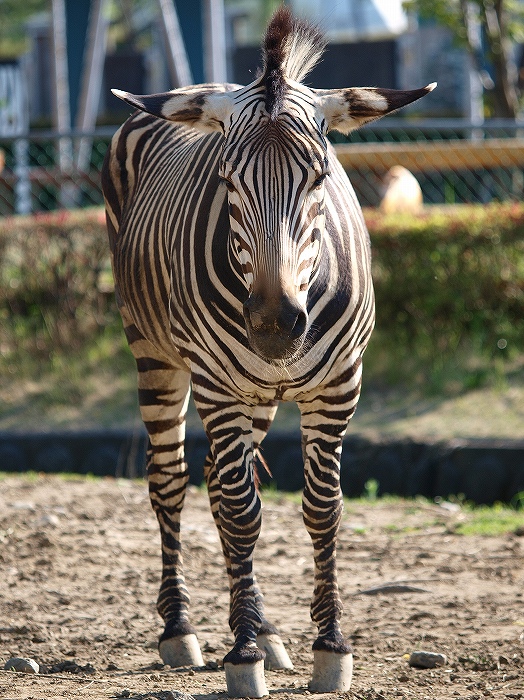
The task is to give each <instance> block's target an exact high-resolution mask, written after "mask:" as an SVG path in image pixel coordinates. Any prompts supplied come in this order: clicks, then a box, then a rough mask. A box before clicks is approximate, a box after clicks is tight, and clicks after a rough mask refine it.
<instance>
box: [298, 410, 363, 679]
mask: <svg viewBox="0 0 524 700" xmlns="http://www.w3.org/2000/svg"><path fill="white" fill-rule="evenodd" d="M315 403H316V402H315ZM300 408H301V411H302V444H303V453H304V477H305V486H304V492H303V497H302V510H303V517H304V523H305V525H306V529H307V531H308V532H309V535H310V537H311V540H312V543H313V556H314V561H315V585H314V592H313V599H312V602H311V618H312V620H313V622H315V624H316V625H317V627H318V637H317V638H316V640H315V642H314V644H313V652H314V667H313V677H312V680H311V682H310V684H309V688H310V691H311V692H314V693H328V692H334V691H348V690H349V688H350V686H351V678H352V671H353V656H352V650H351V645H350V644H349V643H348V641H347V640H346V639H345V637H344V636H343V634H342V631H341V629H340V618H341V615H342V603H341V600H340V593H339V590H338V584H337V572H336V539H337V532H338V528H339V525H340V520H341V515H342V493H341V490H340V455H341V450H342V437H343V435H344V433H345V430H346V427H347V421H346V420H344V421H340V422H339V421H338V420H336V419H333V422H330V419H329V418H328V417H327V415H326V412H325V411H324V410H323V411H322V412H319V413H316V412H315V411H312V410H311V409H312V406H311V405H308V406H307V407H304V406H301V407H300Z"/></svg>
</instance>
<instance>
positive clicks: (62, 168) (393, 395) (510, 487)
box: [0, 0, 524, 500]
mask: <svg viewBox="0 0 524 700" xmlns="http://www.w3.org/2000/svg"><path fill="white" fill-rule="evenodd" d="M287 4H288V5H290V6H291V8H292V10H293V11H294V12H295V13H296V14H297V15H300V16H303V17H305V18H307V19H309V20H312V21H314V22H316V23H318V25H319V26H320V27H321V28H322V29H323V30H324V32H325V34H326V36H327V38H328V42H329V43H328V48H327V51H326V53H325V56H324V58H323V60H322V62H321V63H320V64H319V65H318V66H317V67H316V68H315V70H314V71H313V72H312V74H311V75H310V76H309V77H308V79H307V81H306V82H307V83H308V84H309V85H311V86H313V87H322V88H336V87H350V86H359V85H360V86H381V87H388V88H398V89H411V88H416V87H421V86H423V85H427V84H428V83H430V82H434V81H437V82H438V88H437V89H436V90H434V91H433V92H432V93H431V94H430V95H428V96H427V97H425V98H424V100H421V101H420V102H417V103H416V104H414V105H412V106H410V107H408V108H406V109H405V110H403V111H402V112H400V113H398V114H396V115H393V116H391V117H388V118H386V119H384V120H382V121H380V122H378V123H374V124H371V125H368V126H367V127H365V128H363V129H361V130H360V131H358V132H355V133H353V134H352V135H351V136H350V137H349V138H348V137H342V136H341V135H339V134H336V133H334V134H333V135H332V140H333V142H334V144H335V147H336V149H337V152H338V156H339V158H340V160H341V162H342V163H343V165H344V167H345V169H346V170H347V173H348V175H349V177H350V179H351V181H352V183H353V185H354V187H355V190H356V192H357V195H358V197H359V199H360V202H361V204H362V206H363V207H364V211H365V217H366V220H367V223H368V227H369V230H370V234H371V237H372V244H373V249H374V263H373V265H374V279H375V286H376V292H377V330H376V332H375V335H374V338H373V340H372V342H371V345H370V348H369V350H368V351H367V353H366V357H365V375H364V390H363V395H362V400H361V404H360V407H359V410H358V411H357V415H356V418H355V419H354V425H353V426H352V435H354V436H355V438H354V439H357V442H358V440H361V441H362V440H363V441H364V442H362V445H363V446H364V448H365V449H364V448H363V449H364V452H362V451H361V452H362V454H364V453H365V454H366V455H367V456H363V457H362V458H359V459H361V461H360V462H359V461H358V460H357V462H358V464H357V462H355V463H352V464H353V467H351V468H353V469H354V470H355V469H356V470H357V472H358V474H359V476H358V479H357V482H358V483H359V484H364V483H365V481H366V478H367V477H369V475H370V474H371V476H372V477H373V478H376V480H377V482H378V483H380V484H382V486H381V487H380V488H381V489H382V491H385V490H386V491H387V489H388V488H389V489H397V490H400V491H401V492H402V489H404V492H407V491H410V492H412V493H417V492H424V493H426V495H432V496H434V495H436V493H437V492H439V493H440V492H442V493H444V492H445V491H446V489H452V490H454V491H455V492H458V491H460V490H461V489H462V492H466V493H468V489H469V490H470V491H471V489H474V488H475V487H476V485H477V484H478V474H479V473H484V472H485V479H484V481H485V482H486V483H488V482H489V483H491V484H495V485H494V486H493V490H492V491H493V493H492V495H491V496H489V497H488V500H489V498H492V497H493V498H492V500H493V499H495V498H502V499H504V500H511V498H513V497H514V495H515V494H516V493H520V492H521V491H524V460H523V459H522V450H521V451H520V452H519V451H518V449H517V448H516V447H515V444H517V443H518V444H519V445H520V446H522V441H523V439H524V435H523V432H524V431H523V425H524V369H523V368H524V351H523V344H524V321H523V319H524V243H523V241H524V207H523V206H522V204H521V202H522V195H523V188H524V139H523V135H524V121H523V120H522V119H523V114H522V107H523V94H522V90H523V88H524V51H523V47H524V2H522V1H521V0H497V1H496V2H495V1H494V0H470V1H465V2H459V1H458V0H457V1H456V2H453V1H452V0H406V1H405V2H402V0H292V1H290V2H288V3H287ZM278 5H279V3H278V2H274V1H273V0H25V1H24V2H20V0H0V470H2V469H15V470H20V471H23V470H24V469H29V468H36V469H39V470H43V471H46V470H53V469H57V468H59V470H60V469H62V470H67V469H69V470H73V471H74V470H75V469H77V467H75V468H74V469H73V468H72V465H73V463H74V464H78V465H80V466H79V467H78V469H79V470H81V471H82V470H83V471H91V472H94V473H106V472H109V473H114V472H115V470H116V471H118V470H120V471H119V473H127V474H134V473H137V470H139V467H137V466H136V465H137V464H140V463H141V462H140V460H141V458H142V452H143V433H142V432H141V431H142V428H141V423H140V420H139V418H138V411H137V403H136V398H135V394H136V392H135V382H136V378H135V371H134V363H133V361H132V358H131V356H130V354H129V351H128V350H127V347H126V345H125V341H124V339H123V334H122V331H121V326H120V320H119V318H118V314H117V311H116V308H115V304H114V300H113V285H112V277H111V271H110V265H109V258H108V251H107V243H106V237H105V231H104V216H103V210H102V208H101V204H102V195H101V188H100V168H101V165H102V161H103V157H104V154H105V150H106V148H107V145H108V143H109V140H110V138H111V136H112V134H113V133H114V132H115V130H116V129H117V128H118V126H119V125H120V124H121V123H122V122H123V121H124V120H125V119H126V118H127V116H128V115H129V113H130V109H129V108H128V107H127V106H126V105H125V104H123V103H122V102H120V101H119V100H117V99H116V98H114V97H113V96H112V94H111V92H110V89H111V88H114V87H116V88H119V89H123V90H128V91H130V92H133V93H138V94H140V93H151V92H161V91H165V90H169V89H172V88H174V87H177V86H181V85H186V84H192V83H199V82H207V81H216V82H223V81H228V82H234V83H241V84H246V83H248V82H251V81H252V80H253V79H254V77H255V75H256V70H257V68H258V67H259V66H260V49H259V46H260V41H261V38H262V36H263V33H264V30H265V27H266V24H267V21H268V19H269V17H270V16H271V14H272V13H273V11H274V10H275V9H276V8H277V7H278ZM277 426H278V427H275V430H276V431H278V430H281V431H284V433H285V435H286V436H289V435H292V436H294V437H293V440H295V439H296V443H297V444H295V442H289V441H288V437H285V445H286V447H285V449H283V448H279V449H278V450H277V452H278V453H279V455H280V456H281V457H282V460H283V462H282V463H283V464H285V463H288V462H289V459H291V458H292V459H294V458H295V457H296V456H297V455H298V457H297V459H299V456H300V446H299V444H298V436H297V435H298V434H297V427H298V419H297V413H296V411H295V409H294V408H293V407H292V406H291V407H287V406H286V407H283V410H282V411H281V410H279V418H277ZM189 428H190V432H191V431H192V430H194V431H198V430H200V428H199V421H198V418H197V417H196V416H195V414H194V411H193V412H192V413H191V415H190V421H189ZM100 430H105V431H106V433H107V431H108V430H109V431H113V437H114V442H112V443H111V442H106V443H104V445H101V443H100V437H97V438H92V439H91V438H86V435H87V433H86V431H100ZM57 431H58V432H60V434H65V433H67V434H68V435H69V436H70V435H71V434H72V431H77V432H78V431H80V432H81V433H82V436H83V437H82V439H85V440H87V442H85V440H84V442H83V443H82V445H83V447H78V445H79V444H80V443H78V445H77V447H76V448H75V449H73V448H72V447H71V446H70V443H67V440H66V442H64V440H65V438H64V439H62V438H60V439H59V438H58V437H57V438H56V439H55V442H54V443H52V444H51V443H50V444H51V446H49V444H48V443H47V442H46V443H45V445H47V447H45V445H44V443H41V442H40V443H39V442H38V440H39V439H40V437H38V436H39V435H40V434H41V433H46V434H47V435H55V436H56V435H58V432H57ZM115 431H117V432H116V433H115ZM118 431H121V432H118ZM195 434H197V433H195ZM198 434H199V435H200V433H198ZM97 435H98V433H97ZM129 436H131V437H129ZM133 436H135V437H133ZM68 439H69V438H68ZM196 439H197V438H195V440H196ZM198 439H200V438H198ZM35 440H36V442H35ZM122 440H124V441H127V442H125V444H126V445H127V447H125V450H124V448H123V447H122V444H123V443H122ZM388 440H389V441H392V440H394V441H397V443H398V441H399V440H400V441H406V440H407V441H410V444H414V443H416V444H419V445H425V446H428V445H429V446H430V448H431V450H432V452H431V455H432V456H431V457H428V453H427V451H426V452H423V451H422V452H420V454H419V453H416V454H415V453H412V452H410V451H409V450H408V451H407V452H406V451H405V450H404V451H402V450H400V451H399V450H397V453H398V454H397V456H396V457H391V455H392V454H393V453H392V452H391V450H390V451H389V452H387V454H386V452H384V455H386V456H385V457H384V459H382V458H380V459H379V458H377V455H378V454H379V453H378V452H377V449H378V450H379V452H380V449H381V448H380V445H381V444H382V443H383V442H384V441H388ZM456 440H460V441H462V443H460V444H462V445H465V444H466V443H467V445H466V447H467V446H469V447H468V449H470V448H471V450H473V452H474V450H475V449H477V451H478V450H479V449H480V447H479V444H480V443H479V442H478V441H479V440H480V441H482V440H484V441H486V440H487V441H491V442H490V444H493V441H499V443H500V441H501V440H503V441H506V442H505V444H506V448H507V449H506V451H505V452H504V451H503V450H501V449H499V450H498V452H497V453H496V456H493V455H494V454H495V453H494V452H493V453H489V454H487V453H484V452H482V450H480V451H481V452H482V455H483V456H482V455H481V456H479V454H480V453H479V454H477V453H475V454H476V456H475V454H473V452H471V454H470V457H468V458H467V459H466V458H464V459H465V460H466V461H465V462H464V465H466V466H464V465H463V466H462V467H459V466H456V464H455V463H454V462H453V459H455V458H454V457H453V458H451V457H450V455H454V454H459V453H460V449H462V448H460V445H459V443H453V445H454V446H451V447H449V445H452V441H456ZM31 441H32V442H31ZM97 441H98V443H97V444H98V446H97V447H96V449H95V448H93V444H94V442H97ZM464 441H465V442H464ZM472 441H473V442H472ZM475 441H476V442H475ZM508 441H510V442H511V444H509V442H508ZM515 441H517V443H515ZM48 442H49V441H48ZM66 443H67V444H66ZM397 443H396V444H397ZM473 443H474V444H473ZM198 444H199V445H200V443H198ZM355 444H356V443H355ZM358 444H360V443H358ZM441 444H446V445H448V448H446V449H447V451H444V452H445V459H447V460H448V461H447V462H445V459H444V458H443V457H442V455H440V456H438V455H439V454H440V453H438V450H436V451H435V445H441ZM483 444H484V443H483ZM42 445H44V447H42ZM68 445H69V446H68ZM195 445H197V443H196V442H195ZM362 445H361V446H362ZM369 445H375V447H376V446H377V445H379V447H376V449H375V448H373V449H370V448H369ZM457 445H458V447H457ZM508 445H509V446H508ZM357 447H358V445H357ZM499 447H500V445H499ZM459 448H460V449H459ZM195 449H197V448H195ZM203 449H205V446H204V447H202V446H200V447H198V450H200V451H202V450H203ZM268 449H269V448H268ZM355 449H357V448H356V447H355ZM428 449H429V448H428ZM464 449H465V448H464ZM519 449H520V448H519ZM46 450H47V451H46ZM75 450H76V451H75ZM93 450H94V451H93ZM97 450H98V451H97ZM123 450H124V451H123ZM126 450H127V451H126ZM286 450H287V451H286ZM289 450H291V453H289ZM366 450H367V452H366ZM457 450H458V452H457ZM508 450H509V451H508ZM511 450H513V451H511ZM357 451H358V450H357ZM437 453H438V454H437ZM359 454H360V453H359ZM442 454H444V453H442ZM460 454H462V457H464V454H465V453H464V452H462V453H460ZM137 455H138V456H137ZM417 455H418V456H417ZM421 455H423V456H421ZM472 455H473V456H472ZM501 455H502V457H501ZM519 455H520V456H519ZM200 457H201V455H200V454H199V459H200ZM481 458H482V459H484V462H482V459H481ZM202 459H203V458H202ZM381 459H382V462H381ZM450 459H451V462H450ZM479 459H480V460H481V462H482V464H484V463H485V464H484V467H482V466H481V467H479V466H478V465H479ZM282 460H281V461H282ZM366 460H367V461H366ZM384 460H385V461H384ZM439 460H440V461H439ZM443 460H444V461H443ZM468 460H469V461H468ZM486 460H487V462H486ZM490 460H491V461H490ZM501 460H502V461H501ZM504 460H505V461H504ZM459 461H460V460H459ZM463 461H464V460H463ZM373 464H374V465H375V466H373ZM381 464H382V466H380V465H381ZM395 464H396V465H397V466H396V467H395V466H394V465H395ZM453 464H455V466H453ZM461 464H462V463H461ZM377 465H378V466H377ZM399 465H400V466H399ZM435 465H437V466H435ZM442 465H444V466H442ZM445 465H447V466H445ZM450 465H451V466H450ZM467 465H475V469H476V470H477V471H476V474H477V477H472V481H471V484H470V485H469V486H468V485H467V484H466V485H464V483H463V480H462V481H461V479H462V476H461V477H460V478H459V476H457V474H462V473H464V474H466V473H467V470H468V469H469V467H468V466H467ZM106 467H107V468H106ZM348 469H350V467H348ZM446 469H447V470H448V472H449V473H450V474H453V475H454V478H455V482H454V485H453V486H449V485H448V486H443V485H440V486H439V484H442V483H444V482H445V480H444V482H442V479H443V477H442V474H444V473H447V472H446ZM479 469H481V472H479V471H478V470H479ZM482 469H484V472H482ZM359 470H360V471H359ZM373 470H374V471H373ZM395 470H396V472H397V473H399V474H401V475H404V476H403V478H404V479H405V481H406V479H407V481H406V483H405V484H404V486H398V484H397V486H393V485H390V486H388V487H386V486H385V484H386V483H389V482H388V481H387V480H388V478H389V476H390V475H391V473H392V471H395ZM413 470H415V471H417V470H418V471H417V474H418V477H417V478H418V479H419V481H418V482H416V484H418V485H414V483H415V482H413V479H415V477H414V476H413V473H412V472H413ZM439 470H440V471H439ZM461 470H462V471H461ZM357 472H355V474H356V473H357ZM468 473H469V472H468ZM464 478H466V477H465V476H464ZM468 478H469V477H468ZM410 479H411V481H410V484H411V485H410V486H409V488H408V486H407V485H406V484H407V482H408V481H409V480H410ZM439 479H440V481H439ZM446 483H447V482H446ZM468 483H469V482H468ZM421 484H422V485H421ZM359 488H360V486H359ZM493 494H495V495H493ZM444 495H446V494H444ZM475 498H476V499H477V500H478V499H479V498H482V496H479V495H478V494H477V493H476V492H475Z"/></svg>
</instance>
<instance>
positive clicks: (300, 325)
mask: <svg viewBox="0 0 524 700" xmlns="http://www.w3.org/2000/svg"><path fill="white" fill-rule="evenodd" d="M306 325H307V314H306V313H305V311H300V312H299V314H298V315H297V319H296V321H295V325H294V326H293V328H292V329H291V333H290V335H291V337H292V338H293V340H296V339H297V338H300V336H301V335H304V333H305V331H306Z"/></svg>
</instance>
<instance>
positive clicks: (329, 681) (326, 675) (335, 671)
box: [309, 649, 353, 693]
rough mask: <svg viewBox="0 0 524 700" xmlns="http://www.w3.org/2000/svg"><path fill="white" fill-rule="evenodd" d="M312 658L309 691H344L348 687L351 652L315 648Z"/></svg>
mask: <svg viewBox="0 0 524 700" xmlns="http://www.w3.org/2000/svg"><path fill="white" fill-rule="evenodd" d="M313 659H314V660H313V678H312V679H311V681H310V683H309V690H310V692H311V693H333V692H334V691H337V690H338V691H342V692H346V691H348V690H349V689H350V687H351V678H352V676H353V654H337V653H336V652H334V651H325V650H324V649H315V651H314V652H313Z"/></svg>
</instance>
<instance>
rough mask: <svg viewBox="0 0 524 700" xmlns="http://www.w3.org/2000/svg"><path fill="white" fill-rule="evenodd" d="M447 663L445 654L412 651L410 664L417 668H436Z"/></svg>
mask: <svg viewBox="0 0 524 700" xmlns="http://www.w3.org/2000/svg"><path fill="white" fill-rule="evenodd" d="M447 662H448V660H447V658H446V657H445V655H444V654H436V653H435V652H433V651H412V652H411V656H410V657H409V662H408V663H409V665H410V666H416V667H417V668H436V666H445V665H446V664H447Z"/></svg>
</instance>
